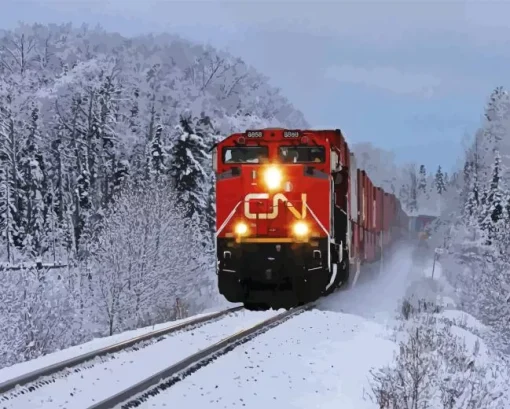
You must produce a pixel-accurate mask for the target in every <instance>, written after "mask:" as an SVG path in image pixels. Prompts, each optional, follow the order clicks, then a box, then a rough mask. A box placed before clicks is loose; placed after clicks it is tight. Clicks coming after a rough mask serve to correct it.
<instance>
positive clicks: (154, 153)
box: [148, 124, 167, 180]
mask: <svg viewBox="0 0 510 409" xmlns="http://www.w3.org/2000/svg"><path fill="white" fill-rule="evenodd" d="M162 134H163V127H162V126H161V125H159V124H158V125H157V126H156V131H155V132H154V134H153V136H152V140H151V141H150V155H149V158H148V162H149V163H148V166H149V174H150V175H151V176H152V177H154V178H155V179H156V180H159V178H160V176H161V175H163V174H164V173H166V162H167V158H166V152H165V150H164V148H163V138H162Z"/></svg>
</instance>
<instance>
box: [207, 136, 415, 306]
mask: <svg viewBox="0 0 510 409" xmlns="http://www.w3.org/2000/svg"><path fill="white" fill-rule="evenodd" d="M213 167H214V171H215V172H216V251H217V275H218V289H219V292H220V293H221V294H222V295H223V296H224V297H225V298H226V299H227V300H228V301H230V302H242V303H244V305H245V306H246V307H247V308H252V309H265V308H290V307H293V306H295V305H299V304H303V303H307V302H310V301H313V300H315V299H317V298H319V297H320V296H322V295H327V294H329V293H331V292H333V291H334V290H335V289H336V288H338V287H340V286H342V285H345V284H347V283H349V282H350V283H351V284H354V283H355V281H356V280H357V277H358V274H359V271H360V265H361V264H363V263H365V262H372V261H375V260H376V259H378V258H379V257H380V256H381V250H382V247H383V246H384V245H389V243H390V242H391V241H393V240H394V239H395V238H396V237H397V236H398V235H399V234H401V228H400V227H401V226H403V225H404V223H405V220H402V221H400V223H397V221H398V220H399V217H400V218H401V217H405V213H404V214H402V213H403V212H402V210H401V207H400V203H398V200H397V199H396V198H395V196H393V195H389V194H387V193H385V192H384V191H383V190H382V189H380V188H377V187H374V186H373V185H372V184H371V182H370V179H369V178H368V176H367V175H366V173H365V172H364V171H361V170H359V169H357V168H356V165H355V158H354V155H352V154H351V153H350V152H349V148H348V145H347V143H346V142H345V139H344V137H343V135H342V133H341V131H340V130H338V129H337V130H321V131H317V130H314V131H312V130H286V129H280V128H269V129H262V130H257V131H246V132H245V133H238V134H233V135H230V136H229V137H227V138H226V139H225V140H223V141H222V142H220V143H219V144H218V145H217V146H216V147H215V148H214V151H213ZM358 193H360V194H358Z"/></svg>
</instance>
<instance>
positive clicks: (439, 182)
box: [435, 165, 446, 195]
mask: <svg viewBox="0 0 510 409" xmlns="http://www.w3.org/2000/svg"><path fill="white" fill-rule="evenodd" d="M435 186H436V189H437V193H438V194H440V195H442V194H443V192H444V191H445V190H446V186H445V182H444V174H443V171H442V170H441V165H439V166H438V168H437V172H436V179H435Z"/></svg>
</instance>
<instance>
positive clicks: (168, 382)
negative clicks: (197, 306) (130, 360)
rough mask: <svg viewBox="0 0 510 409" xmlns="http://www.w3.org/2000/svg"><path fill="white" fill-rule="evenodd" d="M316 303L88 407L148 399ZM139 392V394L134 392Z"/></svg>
mask: <svg viewBox="0 0 510 409" xmlns="http://www.w3.org/2000/svg"><path fill="white" fill-rule="evenodd" d="M314 306H315V303H311V304H307V305H304V306H300V307H297V308H294V309H291V310H288V311H284V312H283V313H281V314H278V315H275V316H273V317H271V318H269V319H266V320H264V321H262V322H259V323H258V324H255V325H253V326H251V327H249V328H247V329H244V330H241V331H239V332H237V333H235V334H233V335H231V336H229V337H227V338H224V339H223V340H221V341H219V342H217V343H216V344H213V345H211V346H210V347H208V348H205V349H202V350H200V351H198V352H197V353H196V354H193V355H190V356H188V357H187V358H184V359H183V360H181V361H179V362H177V363H175V364H172V365H170V366H168V367H167V368H165V369H163V370H161V371H159V372H158V373H156V374H154V375H152V376H150V377H148V378H146V379H144V380H142V381H140V382H138V383H136V384H134V385H132V386H130V387H129V388H126V389H124V390H123V391H121V392H119V393H117V394H115V395H112V396H110V397H108V398H106V399H104V400H103V401H101V402H98V403H96V404H94V405H92V406H90V407H89V408H88V409H112V408H114V407H116V406H118V405H122V406H121V407H122V409H127V408H131V407H137V406H139V405H140V403H141V402H143V401H146V400H148V399H150V398H151V397H152V396H154V395H156V394H158V393H159V392H160V391H162V390H165V389H167V388H168V387H169V386H172V385H173V384H175V383H177V382H179V381H180V380H182V379H183V378H185V377H186V376H189V375H191V374H192V373H193V372H195V371H197V370H198V369H200V368H201V367H203V366H205V365H207V364H208V363H210V362H212V361H213V360H214V359H216V358H217V357H219V356H221V355H224V354H226V353H227V352H230V351H231V350H233V349H234V348H236V347H237V346H239V345H242V344H244V343H246V342H248V341H250V340H251V339H253V338H255V337H256V336H258V335H260V334H262V333H264V332H266V331H268V330H269V329H271V328H273V327H275V326H277V325H280V324H282V323H283V322H285V321H287V320H288V319H290V318H291V317H293V316H295V315H298V314H301V313H302V312H304V311H306V310H309V309H311V308H313V307H314ZM137 395H139V396H137Z"/></svg>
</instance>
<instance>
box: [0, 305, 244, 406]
mask: <svg viewBox="0 0 510 409" xmlns="http://www.w3.org/2000/svg"><path fill="white" fill-rule="evenodd" d="M243 309H244V308H243V307H242V306H240V307H234V308H229V309H226V310H223V311H219V312H214V313H210V314H206V315H203V316H200V317H197V318H192V319H189V320H186V321H185V322H183V323H179V324H176V325H173V326H170V327H167V328H163V329H159V330H155V331H151V332H149V333H147V334H144V335H140V336H137V337H134V338H131V339H128V340H125V341H122V342H119V343H116V344H114V345H110V346H107V347H104V348H100V349H97V350H94V351H91V352H87V353H85V354H82V355H79V356H76V357H73V358H70V359H67V360H65V361H61V362H58V363H55V364H53V365H50V366H47V367H44V368H40V369H37V370H35V371H32V372H29V373H26V374H23V375H20V376H18V377H16V378H13V379H9V380H7V381H4V382H2V383H0V402H5V401H6V400H11V399H13V398H15V397H16V396H17V395H20V394H25V393H27V392H32V391H34V390H35V389H38V388H40V387H42V386H44V385H46V384H48V383H51V382H54V379H55V377H65V376H67V375H69V374H71V373H73V372H79V371H81V370H83V369H84V368H83V365H84V364H87V363H88V362H91V361H93V360H96V359H97V358H101V357H108V356H109V355H112V354H115V353H117V352H120V351H124V350H127V349H130V348H133V349H138V348H144V347H147V346H149V345H151V344H153V343H155V342H158V341H160V340H161V339H162V337H165V336H167V335H172V334H174V333H177V332H180V331H191V330H193V329H195V328H199V327H201V326H203V325H206V324H210V323H212V322H215V321H217V320H219V319H222V318H224V317H226V316H228V315H231V314H233V313H236V312H238V311H241V310H243ZM91 365H93V363H91ZM48 377H52V378H50V379H48ZM7 394H8V395H9V396H8V395H7Z"/></svg>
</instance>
